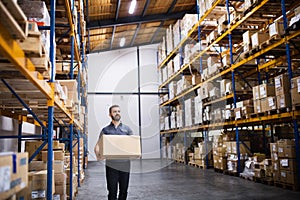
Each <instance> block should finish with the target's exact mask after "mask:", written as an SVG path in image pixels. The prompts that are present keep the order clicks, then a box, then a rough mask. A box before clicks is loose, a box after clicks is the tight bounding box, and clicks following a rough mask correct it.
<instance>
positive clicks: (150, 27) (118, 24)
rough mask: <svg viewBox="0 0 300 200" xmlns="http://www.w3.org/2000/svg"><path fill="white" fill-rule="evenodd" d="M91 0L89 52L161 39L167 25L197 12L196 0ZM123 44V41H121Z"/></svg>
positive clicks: (88, 4) (88, 7) (88, 14)
mask: <svg viewBox="0 0 300 200" xmlns="http://www.w3.org/2000/svg"><path fill="white" fill-rule="evenodd" d="M131 2H132V0H88V1H87V8H86V16H87V19H86V21H87V36H86V37H87V39H88V41H89V42H88V48H87V49H88V53H93V52H102V51H109V50H113V49H120V48H126V47H133V46H140V45H147V44H153V43H158V42H160V41H161V40H162V37H163V36H164V35H165V31H166V28H167V27H168V26H169V25H170V24H174V23H175V22H176V21H177V19H181V18H182V17H183V16H184V14H186V13H196V1H195V0H137V1H136V7H135V10H134V12H133V14H129V8H130V5H131ZM122 42H123V44H124V45H122V44H120V43H122Z"/></svg>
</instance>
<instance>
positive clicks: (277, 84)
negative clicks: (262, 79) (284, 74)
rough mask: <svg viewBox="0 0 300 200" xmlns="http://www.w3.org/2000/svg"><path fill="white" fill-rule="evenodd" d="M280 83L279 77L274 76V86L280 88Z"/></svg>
mask: <svg viewBox="0 0 300 200" xmlns="http://www.w3.org/2000/svg"><path fill="white" fill-rule="evenodd" d="M280 87H281V83H280V78H275V88H280Z"/></svg>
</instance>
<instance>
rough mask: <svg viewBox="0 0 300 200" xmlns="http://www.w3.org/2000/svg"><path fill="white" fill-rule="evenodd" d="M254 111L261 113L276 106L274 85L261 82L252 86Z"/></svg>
mask: <svg viewBox="0 0 300 200" xmlns="http://www.w3.org/2000/svg"><path fill="white" fill-rule="evenodd" d="M253 105H254V113H262V112H266V111H270V110H274V109H276V108H277V106H276V97H275V87H274V85H268V84H261V85H258V86H255V87H253Z"/></svg>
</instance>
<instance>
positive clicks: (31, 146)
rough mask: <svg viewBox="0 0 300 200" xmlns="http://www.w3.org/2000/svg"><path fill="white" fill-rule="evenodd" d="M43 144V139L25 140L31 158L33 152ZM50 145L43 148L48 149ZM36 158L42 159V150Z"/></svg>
mask: <svg viewBox="0 0 300 200" xmlns="http://www.w3.org/2000/svg"><path fill="white" fill-rule="evenodd" d="M42 144H43V141H26V142H25V151H26V152H28V154H29V158H30V157H31V156H32V155H33V153H34V152H35V151H36V150H37V149H38V148H39V147H40V146H41V145H42ZM47 148H48V145H47V144H46V145H45V146H44V147H43V149H42V150H46V149H47ZM34 160H42V153H41V152H40V153H39V154H38V155H37V156H36V157H35V158H34Z"/></svg>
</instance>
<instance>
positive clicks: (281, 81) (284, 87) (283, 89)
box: [274, 74, 290, 96]
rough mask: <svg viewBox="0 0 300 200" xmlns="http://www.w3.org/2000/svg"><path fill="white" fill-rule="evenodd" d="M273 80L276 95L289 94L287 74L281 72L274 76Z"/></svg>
mask: <svg viewBox="0 0 300 200" xmlns="http://www.w3.org/2000/svg"><path fill="white" fill-rule="evenodd" d="M274 81H275V94H276V96H280V95H287V94H289V89H290V86H289V83H290V81H289V77H288V75H287V74H281V75H279V76H276V77H275V78H274Z"/></svg>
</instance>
